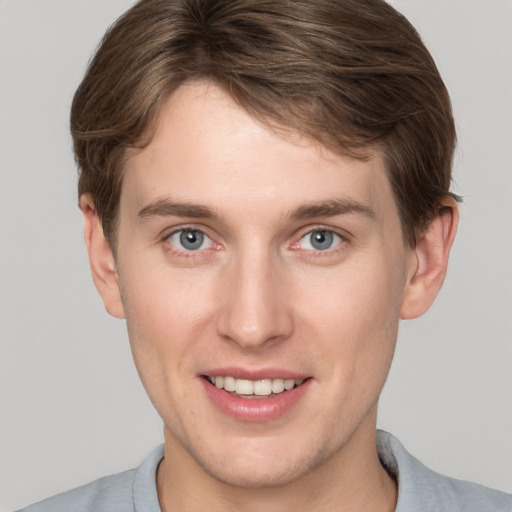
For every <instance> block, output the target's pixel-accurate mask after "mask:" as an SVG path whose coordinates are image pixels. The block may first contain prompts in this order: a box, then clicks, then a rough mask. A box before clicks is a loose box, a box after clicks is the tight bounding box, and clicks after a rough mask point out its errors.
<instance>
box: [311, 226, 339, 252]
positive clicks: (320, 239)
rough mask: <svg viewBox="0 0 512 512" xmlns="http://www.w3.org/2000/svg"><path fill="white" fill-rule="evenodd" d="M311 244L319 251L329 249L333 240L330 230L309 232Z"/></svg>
mask: <svg viewBox="0 0 512 512" xmlns="http://www.w3.org/2000/svg"><path fill="white" fill-rule="evenodd" d="M310 240H311V245H312V246H313V247H314V248H315V249H318V250H320V251H322V250H326V249H329V248H330V247H331V245H332V242H333V234H332V233H331V232H330V231H313V232H312V233H311V239H310Z"/></svg>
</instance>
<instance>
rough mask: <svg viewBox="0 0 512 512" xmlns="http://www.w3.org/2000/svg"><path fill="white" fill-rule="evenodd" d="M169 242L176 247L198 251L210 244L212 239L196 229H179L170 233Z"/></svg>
mask: <svg viewBox="0 0 512 512" xmlns="http://www.w3.org/2000/svg"><path fill="white" fill-rule="evenodd" d="M168 240H169V242H170V243H171V244H172V245H174V246H175V247H177V248H178V249H181V250H185V251H198V250H200V249H208V248H209V247H211V246H212V240H211V239H210V237H208V236H207V235H205V234H204V233H203V232H202V231H199V230H198V229H180V230H179V231H175V232H174V233H172V234H171V235H170V236H169V238H168Z"/></svg>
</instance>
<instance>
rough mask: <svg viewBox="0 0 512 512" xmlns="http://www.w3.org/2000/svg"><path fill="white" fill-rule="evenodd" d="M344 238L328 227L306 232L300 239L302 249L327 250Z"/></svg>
mask: <svg viewBox="0 0 512 512" xmlns="http://www.w3.org/2000/svg"><path fill="white" fill-rule="evenodd" d="M342 241H343V239H342V238H341V236H340V235H338V234H336V233H334V232H333V231H329V230H327V229H316V230H314V231H310V232H309V233H306V234H305V235H304V236H303V237H302V238H301V239H300V241H299V244H300V247H301V248H302V249H309V250H313V251H326V250H328V249H332V248H333V247H335V246H337V245H339V244H340V243H341V242H342Z"/></svg>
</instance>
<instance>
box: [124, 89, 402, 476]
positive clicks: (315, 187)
mask: <svg viewBox="0 0 512 512" xmlns="http://www.w3.org/2000/svg"><path fill="white" fill-rule="evenodd" d="M117 251H118V252H117V275H118V280H119V287H120V291H121V296H122V307H123V311H124V312H123V314H124V315H125V316H126V319H127V324H128V330H129V336H130V342H131V346H132V351H133V354H134V358H135V362H136V365H137V368H138V371H139V373H140V375H141V378H142V381H143V383H144V385H145V387H146V389H147V392H148V394H149V396H150V397H151V399H152V401H153V403H154V405H155V406H156V408H157V410H158V412H159V413H160V415H161V417H162V418H163V420H164V423H165V435H166V447H167V449H168V450H172V451H173V453H174V456H175V457H177V458H178V462H179V461H180V458H181V459H182V460H185V459H186V460H188V464H189V465H190V464H192V465H193V466H195V467H197V468H200V470H201V471H205V472H206V473H207V474H209V475H212V476H214V477H215V478H217V479H219V480H221V481H224V482H228V483H231V484H234V485H244V486H266V485H278V484H280V483H286V482H290V481H293V480H294V479H297V478H299V477H300V476H301V475H303V474H306V473H308V472H310V471H311V470H312V469H314V468H319V467H322V465H325V464H331V463H332V462H333V461H342V460H343V458H344V457H346V454H347V453H348V452H349V451H350V450H351V449H356V448H355V446H356V445H357V450H360V453H363V452H364V450H365V448H364V447H365V446H370V447H371V446H372V442H371V438H372V437H374V435H375V415H376V404H377V399H378V396H379V393H380V391H381V388H382V386H383V384H384V381H385V379H386V376H387V373H388V369H389V366H390V364H391V359H392V355H393V351H394V346H395V340H396V335H397V328H398V319H399V316H400V308H401V305H402V301H403V297H404V293H405V290H406V282H407V281H408V276H409V273H410V268H411V260H412V251H411V250H410V249H407V248H406V247H404V243H403V239H402V233H401V230H400V222H399V218H398V214H397V209H396V205H395V202H394V200H393V196H392V192H391V189H390V185H389V183H388V180H387V177H386V174H385V170H384V167H383V162H382V160H381V158H380V156H379V155H378V154H375V155H373V157H372V158H371V159H370V160H368V161H365V162H361V161H356V160H353V159H350V158H348V157H342V156H339V155H336V154H333V153H331V152H329V151H328V150H326V149H325V148H320V147H318V145H315V144H313V143H311V142H310V141H307V140H304V139H303V138H301V137H300V136H298V135H294V134H290V135H289V136H285V135H282V134H281V135H279V136H278V135H276V134H275V133H272V132H271V131H269V130H268V129H267V128H266V127H264V126H262V125H261V124H259V123H257V122H256V121H255V120H253V119H252V118H251V117H250V116H249V115H248V114H247V113H246V112H245V111H243V110H242V109H240V108H239V107H238V106H237V105H236V104H235V103H234V102H233V101H232V100H231V99H230V98H229V97H228V96H227V95H226V94H225V93H223V92H222V91H221V90H220V89H218V88H216V87H215V86H213V85H211V84H210V85H207V84H195V85H187V86H183V87H181V88H180V89H179V90H178V91H177V92H176V93H175V94H174V95H173V96H172V97H171V98H170V100H169V101H168V102H167V103H166V104H165V105H164V106H163V107H162V111H161V116H160V122H159V127H158V130H157V132H156V134H155V137H154V139H153V140H152V142H151V143H150V144H149V146H147V147H146V148H145V149H143V150H140V151H138V152H134V153H132V154H131V155H130V157H129V159H128V163H127V167H126V174H125V177H124V182H123V189H122V194H121V202H120V210H119V232H118V246H117Z"/></svg>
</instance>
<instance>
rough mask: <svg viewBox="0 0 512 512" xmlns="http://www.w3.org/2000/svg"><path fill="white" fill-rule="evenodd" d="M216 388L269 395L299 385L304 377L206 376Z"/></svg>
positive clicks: (248, 393)
mask: <svg viewBox="0 0 512 512" xmlns="http://www.w3.org/2000/svg"><path fill="white" fill-rule="evenodd" d="M207 380H208V381H209V382H211V383H212V384H213V385H214V386H215V387H216V388H218V389H223V390H224V391H228V392H231V393H235V394H237V395H243V396H251V395H253V396H270V395H272V394H274V395H277V394H279V393H283V392H284V391H290V390H291V389H293V388H296V387H298V386H300V385H301V384H302V383H303V382H304V379H261V380H247V379H236V378H235V377H231V376H208V377H207Z"/></svg>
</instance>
